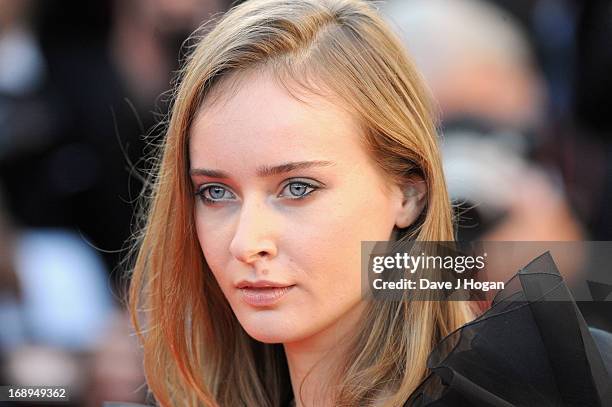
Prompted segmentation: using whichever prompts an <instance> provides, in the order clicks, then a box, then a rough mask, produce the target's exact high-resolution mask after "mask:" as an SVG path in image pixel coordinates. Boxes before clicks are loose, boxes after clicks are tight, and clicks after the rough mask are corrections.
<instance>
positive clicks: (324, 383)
mask: <svg viewBox="0 0 612 407" xmlns="http://www.w3.org/2000/svg"><path fill="white" fill-rule="evenodd" d="M364 308H365V302H363V301H361V302H359V303H358V304H357V305H356V306H354V307H353V308H351V309H350V310H349V311H348V312H347V313H346V314H344V315H343V316H342V317H341V318H340V319H338V320H337V321H336V322H334V323H333V324H332V325H330V326H329V327H327V328H325V329H323V330H322V331H319V332H317V333H316V334H315V335H312V336H309V337H307V338H305V339H301V340H299V341H295V342H288V343H285V344H283V346H284V349H285V355H286V356H287V364H288V366H289V374H290V376H291V387H292V388H293V394H294V396H295V406H296V407H312V406H322V407H328V406H329V407H331V406H333V395H332V394H329V390H330V389H332V388H333V385H334V384H336V383H332V381H333V377H332V374H333V371H332V368H334V367H337V366H338V363H340V362H341V360H342V356H343V355H345V353H346V352H347V350H348V348H347V345H348V339H349V338H353V337H354V335H351V334H354V332H355V328H356V327H357V323H358V322H359V319H360V318H361V317H362V315H363V310H364ZM300 387H301V393H300ZM300 395H301V397H300Z"/></svg>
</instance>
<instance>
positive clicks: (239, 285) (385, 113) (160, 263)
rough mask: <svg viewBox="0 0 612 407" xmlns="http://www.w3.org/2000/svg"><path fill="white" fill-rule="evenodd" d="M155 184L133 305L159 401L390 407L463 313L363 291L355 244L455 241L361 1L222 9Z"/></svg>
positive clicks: (405, 70) (388, 51)
mask: <svg viewBox="0 0 612 407" xmlns="http://www.w3.org/2000/svg"><path fill="white" fill-rule="evenodd" d="M152 186H153V189H152V195H151V197H150V198H149V200H148V201H147V202H148V204H147V206H146V207H145V212H144V213H145V214H146V216H145V221H146V223H145V225H144V227H143V229H142V233H141V235H140V236H139V240H138V244H137V246H136V248H137V256H136V258H135V263H134V267H133V275H132V282H131V286H130V306H131V312H132V316H133V322H134V324H135V327H136V330H137V332H138V333H139V334H140V336H141V340H142V341H143V346H144V358H145V370H146V375H147V382H148V385H149V388H150V389H151V391H152V393H153V395H154V396H155V398H156V399H157V401H158V402H159V403H160V405H163V406H174V405H176V406H243V405H246V406H285V405H297V406H401V405H403V404H404V403H405V402H406V400H408V398H409V396H410V395H411V394H412V393H413V391H414V390H415V389H416V388H417V386H418V385H419V384H420V383H421V382H422V381H423V379H425V378H426V376H427V373H428V369H427V365H426V363H427V357H428V355H429V354H430V352H431V351H432V350H433V347H434V345H435V344H437V343H438V342H440V341H441V340H442V338H444V337H446V336H447V335H448V334H450V333H451V332H453V331H454V330H455V329H457V328H458V327H460V326H461V325H463V324H465V323H466V322H468V321H469V320H470V318H471V313H470V311H469V308H468V306H467V305H466V304H465V303H463V302H459V301H415V302H409V301H407V300H406V301H394V302H391V301H368V300H366V299H364V298H363V297H362V296H361V285H360V284H361V274H360V259H361V253H360V249H361V242H362V241H368V240H369V241H376V240H378V241H382V240H395V241H409V240H427V241H449V240H453V223H452V210H451V206H450V203H449V199H448V195H447V191H446V187H445V183H444V176H443V173H442V169H441V163H440V157H439V153H438V146H437V139H436V132H435V127H434V123H433V121H432V108H431V105H430V101H429V99H428V95H427V93H426V92H425V90H424V87H423V84H422V82H421V79H420V77H419V75H418V73H417V72H416V71H415V68H414V66H413V65H412V63H411V62H410V60H409V58H408V56H407V55H406V53H405V51H404V50H403V49H402V46H401V45H400V42H399V41H398V39H397V38H396V37H395V36H394V35H393V34H392V33H391V31H390V30H389V28H387V27H386V25H385V24H384V23H383V21H382V19H381V18H380V17H379V16H378V15H377V13H376V12H375V10H373V8H372V7H371V6H369V5H368V4H367V3H365V2H363V1H359V0H325V1H316V0H297V1H283V0H251V1H247V2H246V3H243V4H242V5H240V6H238V7H235V8H234V9H232V10H231V11H230V12H228V13H227V14H225V15H224V16H223V17H222V18H221V19H220V20H219V21H218V22H217V24H216V25H215V26H214V28H212V29H211V30H210V31H209V32H207V34H206V35H204V36H203V37H201V38H200V39H199V40H198V42H197V44H196V45H195V48H194V49H193V51H192V52H191V54H190V55H189V57H188V60H187V62H186V65H185V67H184V69H183V71H182V75H181V76H180V80H179V81H178V85H177V88H176V92H175V94H174V103H173V107H172V111H171V115H170V118H169V122H168V127H167V133H166V137H165V140H164V143H163V145H162V147H161V149H160V161H159V163H158V165H157V167H156V168H155V171H154V176H153V182H152ZM141 317H142V318H143V320H141Z"/></svg>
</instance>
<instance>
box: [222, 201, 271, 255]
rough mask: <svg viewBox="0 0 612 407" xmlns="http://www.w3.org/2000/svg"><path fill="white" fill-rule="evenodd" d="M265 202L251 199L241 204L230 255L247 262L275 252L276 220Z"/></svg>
mask: <svg viewBox="0 0 612 407" xmlns="http://www.w3.org/2000/svg"><path fill="white" fill-rule="evenodd" d="M271 211H272V209H271V208H268V207H267V205H266V203H265V202H262V201H255V200H252V201H250V202H246V200H245V202H244V204H243V205H242V208H241V211H240V216H239V218H238V224H237V225H236V231H235V233H234V237H233V239H232V242H231V244H230V252H231V253H232V255H233V256H234V257H235V258H236V259H238V260H240V261H241V262H244V263H247V264H253V263H255V262H257V261H259V260H261V259H262V258H267V259H271V258H273V257H275V256H276V254H277V247H276V243H275V240H274V236H273V233H274V232H273V230H274V227H275V225H276V224H277V222H278V220H277V219H275V218H274V216H273V214H272V213H271Z"/></svg>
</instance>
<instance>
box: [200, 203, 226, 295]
mask: <svg viewBox="0 0 612 407" xmlns="http://www.w3.org/2000/svg"><path fill="white" fill-rule="evenodd" d="M199 212H200V211H197V210H196V217H195V226H196V234H197V236H198V241H199V243H200V248H201V250H202V254H203V255H204V258H205V259H206V263H207V264H208V266H209V267H210V269H211V270H212V272H213V274H214V276H215V278H216V279H217V281H219V283H220V285H222V286H223V279H224V278H223V277H224V274H223V273H220V270H224V269H225V265H226V264H227V262H228V256H229V241H228V240H227V231H226V230H225V228H223V227H222V225H219V224H214V222H211V221H207V220H206V219H204V218H203V217H202V214H201V213H199Z"/></svg>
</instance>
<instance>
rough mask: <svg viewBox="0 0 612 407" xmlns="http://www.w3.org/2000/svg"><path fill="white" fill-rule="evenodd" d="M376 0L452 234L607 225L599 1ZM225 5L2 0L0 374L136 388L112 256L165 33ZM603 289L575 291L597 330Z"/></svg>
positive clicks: (552, 232) (132, 345) (150, 128)
mask: <svg viewBox="0 0 612 407" xmlns="http://www.w3.org/2000/svg"><path fill="white" fill-rule="evenodd" d="M376 4H377V5H378V7H379V8H380V10H381V12H383V14H385V15H386V16H387V18H388V19H389V21H390V22H391V24H392V26H393V27H394V29H396V30H397V32H398V34H399V35H400V36H401V38H402V39H403V41H404V43H405V45H406V47H407V48H408V50H409V52H410V54H411V55H412V56H413V58H414V60H415V62H416V64H417V66H418V68H419V69H420V71H421V72H422V74H423V76H424V78H425V80H426V82H427V84H428V86H429V88H430V90H431V92H432V93H433V95H434V97H435V99H436V101H437V107H438V110H439V119H440V125H439V127H440V133H441V134H442V135H443V142H442V151H443V156H444V165H445V170H446V176H447V181H448V184H449V189H450V192H451V195H452V198H453V200H454V202H455V204H456V207H457V215H458V219H459V223H458V229H457V235H458V238H460V239H481V240H513V241H519V240H533V241H538V240H540V241H542V240H546V241H547V240H612V210H611V209H612V111H611V110H612V103H611V101H610V98H611V95H612V75H610V72H612V0H600V1H599V0H594V1H578V0H576V1H572V0H503V1H502V0H390V1H378V2H377V3H376ZM228 7H230V1H229V0H124V1H119V0H115V1H113V0H92V1H88V2H82V1H76V0H64V1H59V0H46V1H40V0H0V385H8V384H11V385H26V384H47V385H51V384H54V385H64V386H68V387H69V389H70V394H71V400H72V401H71V402H70V404H71V405H75V406H100V405H101V403H102V401H104V400H108V401H111V400H113V401H125V402H141V403H142V402H146V401H147V400H146V397H145V394H146V387H145V386H144V378H143V375H142V366H141V359H140V353H139V349H138V347H137V345H136V340H135V338H134V337H133V336H132V335H131V330H130V326H129V322H128V320H127V316H126V314H125V311H124V306H123V303H122V300H121V292H122V287H123V286H124V285H125V282H126V281H125V278H124V273H125V271H124V270H122V268H121V265H120V263H119V262H120V260H121V259H122V258H123V257H124V256H125V255H126V251H125V249H126V247H127V243H126V241H127V240H128V238H129V236H130V234H131V232H132V225H133V223H134V222H133V211H134V208H135V202H134V200H135V199H136V198H137V196H138V194H139V192H140V190H141V188H142V182H141V173H142V170H143V169H146V168H147V163H146V162H145V161H143V154H144V153H145V152H146V151H148V148H147V141H145V136H148V137H147V140H148V141H149V142H150V141H154V140H156V137H159V135H160V134H159V133H160V132H159V128H156V127H155V125H156V124H157V123H159V121H160V120H161V119H162V118H163V115H164V114H165V113H166V111H167V98H166V97H165V96H164V95H165V92H166V91H167V90H169V89H170V87H171V79H172V77H173V72H174V71H175V70H176V69H177V68H178V61H179V56H180V55H183V54H184V51H181V45H182V43H183V41H185V39H186V38H187V37H188V35H189V34H190V33H191V32H192V31H193V30H194V29H195V28H197V27H198V26H199V25H200V24H201V23H202V22H204V21H206V20H208V19H209V18H210V16H212V15H214V14H215V13H221V12H223V11H224V10H226V9H227V8H228ZM135 169H136V170H135ZM609 304H610V302H606V303H604V302H599V303H597V302H588V303H586V302H585V303H580V304H579V305H580V307H581V309H582V310H583V312H584V314H585V317H586V318H587V322H589V323H590V324H591V325H594V326H598V327H600V328H604V329H608V330H612V309H611V307H610V305H609ZM0 405H2V402H0Z"/></svg>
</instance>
